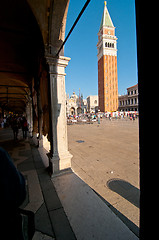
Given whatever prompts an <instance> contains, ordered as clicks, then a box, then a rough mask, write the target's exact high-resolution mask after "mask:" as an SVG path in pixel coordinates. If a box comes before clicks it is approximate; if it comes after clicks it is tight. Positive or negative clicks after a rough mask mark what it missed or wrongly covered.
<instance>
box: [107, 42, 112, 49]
mask: <svg viewBox="0 0 159 240" xmlns="http://www.w3.org/2000/svg"><path fill="white" fill-rule="evenodd" d="M105 47H110V48H114V43H109V42H106V43H105Z"/></svg>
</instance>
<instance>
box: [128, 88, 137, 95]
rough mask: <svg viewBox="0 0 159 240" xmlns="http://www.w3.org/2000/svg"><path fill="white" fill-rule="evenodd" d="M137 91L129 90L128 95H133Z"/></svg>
mask: <svg viewBox="0 0 159 240" xmlns="http://www.w3.org/2000/svg"><path fill="white" fill-rule="evenodd" d="M136 93H137V90H136V89H135V90H134V91H133V90H132V91H128V95H133V94H136Z"/></svg>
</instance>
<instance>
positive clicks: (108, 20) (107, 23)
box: [100, 1, 114, 29]
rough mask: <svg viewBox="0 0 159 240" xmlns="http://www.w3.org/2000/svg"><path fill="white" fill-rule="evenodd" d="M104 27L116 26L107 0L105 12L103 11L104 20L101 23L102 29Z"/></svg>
mask: <svg viewBox="0 0 159 240" xmlns="http://www.w3.org/2000/svg"><path fill="white" fill-rule="evenodd" d="M102 27H113V28H114V25H113V22H112V20H111V17H110V15H109V12H108V9H107V2H106V1H104V12H103V16H102V21H101V24H100V29H101V28H102Z"/></svg>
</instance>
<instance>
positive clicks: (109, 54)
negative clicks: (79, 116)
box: [97, 1, 118, 112]
mask: <svg viewBox="0 0 159 240" xmlns="http://www.w3.org/2000/svg"><path fill="white" fill-rule="evenodd" d="M97 49H98V55H97V56H98V97H99V109H100V111H101V112H106V111H109V112H110V111H116V110H117V109H118V77H117V38H116V36H115V27H114V25H113V22H112V20H111V17H110V15H109V12H108V9H107V6H106V1H105V6H104V12H103V16H102V21H101V25H100V29H99V32H98V43H97Z"/></svg>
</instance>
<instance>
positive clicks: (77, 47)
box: [64, 0, 138, 98]
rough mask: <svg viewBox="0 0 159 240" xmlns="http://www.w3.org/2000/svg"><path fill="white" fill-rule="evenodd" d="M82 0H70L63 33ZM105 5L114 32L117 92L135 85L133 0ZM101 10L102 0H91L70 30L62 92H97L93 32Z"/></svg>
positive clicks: (99, 18) (95, 33)
mask: <svg viewBox="0 0 159 240" xmlns="http://www.w3.org/2000/svg"><path fill="white" fill-rule="evenodd" d="M85 2H86V0H70V5H69V9H68V15H67V23H66V35H65V36H67V33H68V32H69V30H70V28H71V27H72V25H73V23H74V21H75V20H76V18H77V16H78V14H79V12H80V11H81V9H82V7H83V6H84V4H85ZM107 8H108V11H109V14H110V17H111V19H112V21H113V24H114V26H115V27H116V29H115V35H116V36H117V38H118V40H117V48H118V52H117V68H118V93H119V94H124V93H126V88H128V87H131V86H133V85H135V84H136V83H137V82H138V79H137V48H136V22H135V0H108V1H107ZM103 11H104V0H91V2H90V3H89V5H88V7H87V9H86V10H85V12H84V13H83V15H82V17H81V19H80V20H79V22H78V23H77V25H76V27H75V29H74V31H73V32H72V34H71V35H70V37H69V39H68V41H67V42H66V44H65V50H64V51H65V53H64V55H65V56H66V57H70V58H71V60H70V62H69V64H68V66H67V67H66V93H69V95H71V94H72V92H73V91H75V93H76V94H77V95H78V93H79V88H80V90H81V93H83V95H84V98H86V97H87V96H89V95H98V60H97V47H96V45H97V41H98V36H97V33H98V31H99V27H100V23H101V19H102V15H103Z"/></svg>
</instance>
